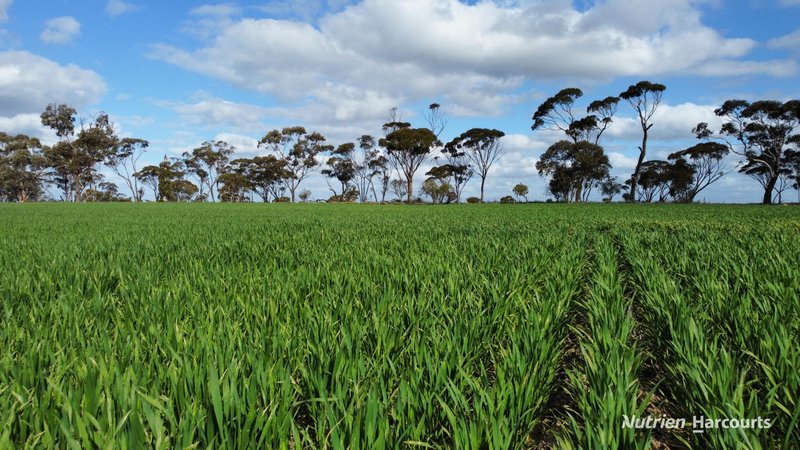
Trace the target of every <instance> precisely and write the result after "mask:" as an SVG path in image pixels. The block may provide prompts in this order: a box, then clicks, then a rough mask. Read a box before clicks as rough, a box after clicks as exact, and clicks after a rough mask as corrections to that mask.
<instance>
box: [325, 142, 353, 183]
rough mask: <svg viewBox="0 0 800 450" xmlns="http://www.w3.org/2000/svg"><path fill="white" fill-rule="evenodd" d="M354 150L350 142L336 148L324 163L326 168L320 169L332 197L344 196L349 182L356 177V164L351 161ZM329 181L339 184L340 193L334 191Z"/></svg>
mask: <svg viewBox="0 0 800 450" xmlns="http://www.w3.org/2000/svg"><path fill="white" fill-rule="evenodd" d="M355 149H356V145H355V144H354V143H352V142H348V143H345V144H342V145H340V146H338V147H336V150H334V151H332V152H331V156H330V157H329V158H328V161H327V162H326V163H325V165H326V167H325V168H324V169H322V174H323V175H325V177H326V181H327V182H328V187H329V188H330V190H331V191H332V192H333V195H334V196H336V195H340V196H341V195H344V193H345V191H346V190H347V188H348V187H350V182H351V181H352V180H353V179H354V178H355V177H356V166H357V163H356V162H355V161H354V160H353V154H354V153H355ZM330 180H337V181H338V182H339V183H340V185H341V192H340V193H337V192H336V189H335V188H334V187H333V186H331V182H330ZM359 195H360V193H359Z"/></svg>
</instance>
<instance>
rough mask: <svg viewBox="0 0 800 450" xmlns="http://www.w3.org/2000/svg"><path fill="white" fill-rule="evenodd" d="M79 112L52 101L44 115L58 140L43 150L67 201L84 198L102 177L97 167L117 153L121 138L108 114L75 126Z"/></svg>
mask: <svg viewBox="0 0 800 450" xmlns="http://www.w3.org/2000/svg"><path fill="white" fill-rule="evenodd" d="M76 114H77V111H76V110H75V109H74V108H72V107H71V106H69V105H66V104H59V105H56V104H50V105H48V106H47V108H46V109H45V111H44V112H43V113H42V114H41V116H40V118H41V121H42V125H44V126H46V127H48V128H50V129H52V130H53V131H55V134H56V136H57V137H58V142H57V143H56V144H55V145H53V146H52V147H48V148H46V149H45V151H44V155H45V157H46V158H47V159H48V164H49V165H50V167H51V168H52V171H53V172H52V176H53V179H54V181H55V183H56V185H57V186H58V187H59V188H61V189H62V190H63V191H64V200H65V201H81V200H82V199H83V192H84V190H85V189H86V188H88V187H91V186H92V184H93V183H96V182H97V181H99V179H100V178H101V177H100V175H99V171H98V170H97V166H98V165H99V164H100V163H101V162H102V161H104V160H105V159H106V158H107V157H108V156H109V155H111V154H112V153H113V152H114V149H115V148H116V145H117V142H118V138H117V135H116V133H115V132H114V127H113V126H112V124H111V122H110V120H109V117H108V115H107V114H105V113H101V114H99V115H97V116H96V117H95V118H94V120H93V121H91V122H88V123H84V122H83V121H81V124H80V128H78V129H76V127H75V122H76Z"/></svg>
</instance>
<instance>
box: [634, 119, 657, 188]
mask: <svg viewBox="0 0 800 450" xmlns="http://www.w3.org/2000/svg"><path fill="white" fill-rule="evenodd" d="M652 126H653V125H652V124H651V125H649V126H645V124H644V123H643V124H642V146H641V147H639V160H638V161H637V162H636V169H634V171H633V177H632V178H631V195H630V197H631V198H630V201H631V202H632V203H634V202H636V185H637V184H638V183H639V171H640V170H641V169H642V163H643V162H644V157H645V155H646V154H647V131H648V130H649V129H650V127H652Z"/></svg>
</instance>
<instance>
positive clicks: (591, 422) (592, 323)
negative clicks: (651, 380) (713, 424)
mask: <svg viewBox="0 0 800 450" xmlns="http://www.w3.org/2000/svg"><path fill="white" fill-rule="evenodd" d="M607 231H608V229H607V228H605V227H603V226H600V227H598V228H597V229H596V230H594V233H593V234H592V236H591V238H590V242H591V245H590V251H589V256H590V258H591V259H590V269H589V271H588V272H589V276H588V277H587V279H586V282H585V284H584V295H583V298H582V300H581V301H580V302H579V303H578V305H577V310H578V312H579V316H580V317H581V319H580V320H579V321H578V323H576V324H575V325H573V333H574V335H575V336H577V338H578V347H579V352H580V354H579V355H578V359H579V360H578V363H577V365H576V367H574V368H573V369H571V370H569V371H568V373H567V375H568V378H569V390H570V394H571V396H572V399H573V406H572V408H571V410H570V411H569V422H568V426H567V428H566V429H565V430H564V432H563V433H562V434H561V435H560V436H558V443H559V447H560V448H625V449H645V448H650V436H649V432H644V433H643V432H641V431H639V430H633V429H624V428H622V424H623V420H624V417H625V416H628V417H631V416H642V415H643V414H644V409H645V408H646V406H647V402H648V398H647V397H646V396H645V397H644V398H641V397H640V381H639V379H638V377H639V372H640V368H641V365H642V357H641V356H640V354H639V353H640V351H639V348H638V343H637V342H636V340H635V334H634V330H635V329H636V322H635V320H634V318H633V314H632V313H631V300H630V297H629V296H627V295H625V294H626V292H625V290H624V287H623V286H624V277H623V274H622V272H621V271H620V270H619V253H618V251H617V248H616V246H615V245H614V243H613V241H612V239H611V237H610V236H608V233H607Z"/></svg>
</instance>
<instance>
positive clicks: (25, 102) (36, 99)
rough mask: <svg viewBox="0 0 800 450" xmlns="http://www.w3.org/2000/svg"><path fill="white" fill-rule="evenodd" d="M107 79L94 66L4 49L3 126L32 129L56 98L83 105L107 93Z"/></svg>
mask: <svg viewBox="0 0 800 450" xmlns="http://www.w3.org/2000/svg"><path fill="white" fill-rule="evenodd" d="M105 91H106V86H105V83H104V82H103V79H102V78H101V77H100V76H99V75H98V74H97V73H95V72H93V71H91V70H86V69H82V68H80V67H78V66H75V65H72V64H69V65H66V66H62V65H60V64H58V63H56V62H54V61H51V60H49V59H47V58H43V57H41V56H37V55H34V54H31V53H28V52H22V51H5V52H0V120H2V123H1V124H2V126H0V129H3V130H6V131H8V132H14V133H28V134H36V133H31V130H33V129H35V128H36V127H37V126H38V125H37V124H38V122H39V114H41V112H42V111H44V108H45V107H46V106H47V105H48V104H49V103H52V102H59V103H67V104H70V105H72V106H74V107H76V108H80V107H82V106H85V105H87V104H90V103H94V102H96V101H98V100H99V99H100V97H101V96H102V95H103V94H104V93H105Z"/></svg>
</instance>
